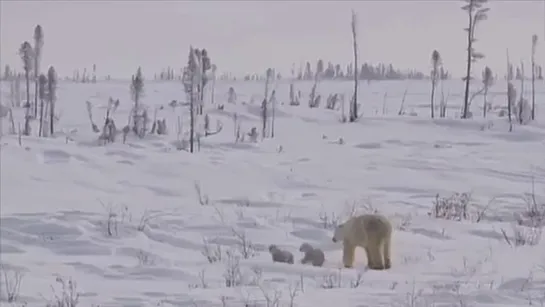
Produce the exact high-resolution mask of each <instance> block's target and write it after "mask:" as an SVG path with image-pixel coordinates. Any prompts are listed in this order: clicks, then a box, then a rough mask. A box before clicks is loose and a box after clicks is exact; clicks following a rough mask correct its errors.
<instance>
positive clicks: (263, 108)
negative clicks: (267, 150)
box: [261, 68, 274, 138]
mask: <svg viewBox="0 0 545 307" xmlns="http://www.w3.org/2000/svg"><path fill="white" fill-rule="evenodd" d="M273 78H274V71H273V69H272V68H268V69H267V71H266V72H265V98H264V99H263V102H262V103H261V121H262V126H261V137H262V138H265V137H266V136H267V120H268V119H269V114H268V107H267V105H268V103H269V87H270V85H271V81H272V79H273Z"/></svg>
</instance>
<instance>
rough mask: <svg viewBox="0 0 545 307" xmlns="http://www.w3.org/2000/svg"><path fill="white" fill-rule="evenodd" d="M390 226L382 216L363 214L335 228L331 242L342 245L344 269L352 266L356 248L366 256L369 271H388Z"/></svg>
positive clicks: (390, 262)
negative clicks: (361, 249)
mask: <svg viewBox="0 0 545 307" xmlns="http://www.w3.org/2000/svg"><path fill="white" fill-rule="evenodd" d="M392 230H393V227H392V224H391V223H390V221H389V220H388V219H387V218H386V217H385V216H383V215H380V214H363V215H359V216H354V217H352V218H350V219H349V220H347V221H346V222H344V223H342V224H341V225H339V226H337V228H335V233H334V235H333V242H338V241H342V243H343V264H344V267H345V268H351V267H352V266H353V265H354V256H355V252H356V247H358V246H359V247H362V248H363V249H365V253H366V254H367V266H368V267H369V269H371V270H385V269H390V268H391V266H392V261H391V258H390V243H391V239H392Z"/></svg>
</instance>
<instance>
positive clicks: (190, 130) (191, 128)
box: [189, 81, 195, 153]
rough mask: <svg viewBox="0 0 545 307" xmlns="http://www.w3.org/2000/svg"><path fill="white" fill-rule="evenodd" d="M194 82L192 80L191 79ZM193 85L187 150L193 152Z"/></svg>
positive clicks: (192, 88) (192, 87) (192, 86)
mask: <svg viewBox="0 0 545 307" xmlns="http://www.w3.org/2000/svg"><path fill="white" fill-rule="evenodd" d="M192 82H194V81H192ZM193 90H194V85H193V84H191V101H190V102H189V113H190V114H189V120H190V123H189V152H191V153H193V142H194V141H195V140H194V137H193V135H194V134H195V95H194V93H193Z"/></svg>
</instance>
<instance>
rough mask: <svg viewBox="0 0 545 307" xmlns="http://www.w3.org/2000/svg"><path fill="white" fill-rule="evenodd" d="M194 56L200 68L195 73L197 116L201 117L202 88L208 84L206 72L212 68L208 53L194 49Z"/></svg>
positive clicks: (204, 50)
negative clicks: (197, 99) (196, 80)
mask: <svg viewBox="0 0 545 307" xmlns="http://www.w3.org/2000/svg"><path fill="white" fill-rule="evenodd" d="M195 55H196V57H197V61H198V67H199V68H200V69H199V71H198V73H197V78H198V81H199V82H198V83H197V84H198V86H197V91H198V98H199V101H198V102H199V104H198V108H197V114H198V115H202V114H203V108H204V87H205V86H206V84H207V83H208V75H207V71H209V70H210V69H211V68H212V63H211V61H210V57H209V56H208V52H207V51H206V49H202V50H199V49H195Z"/></svg>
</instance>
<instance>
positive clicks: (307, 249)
mask: <svg viewBox="0 0 545 307" xmlns="http://www.w3.org/2000/svg"><path fill="white" fill-rule="evenodd" d="M299 251H300V252H303V253H305V256H304V257H303V259H301V263H302V264H306V263H309V262H310V263H311V264H312V265H313V266H322V265H323V264H324V261H325V255H324V252H323V251H322V250H321V249H319V248H314V247H313V246H312V245H310V244H308V243H303V244H301V247H300V248H299Z"/></svg>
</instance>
